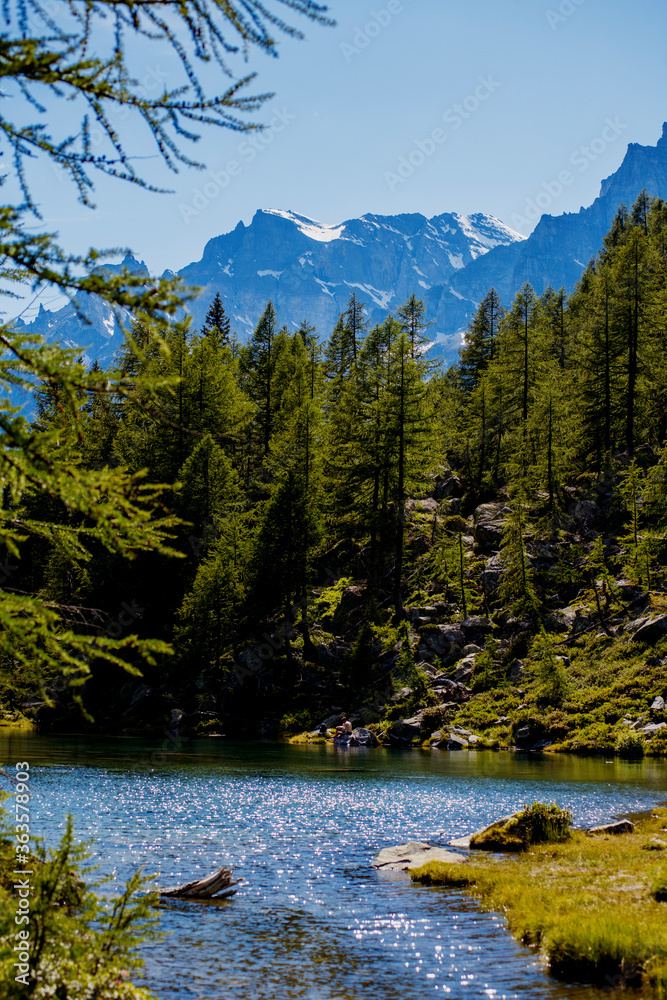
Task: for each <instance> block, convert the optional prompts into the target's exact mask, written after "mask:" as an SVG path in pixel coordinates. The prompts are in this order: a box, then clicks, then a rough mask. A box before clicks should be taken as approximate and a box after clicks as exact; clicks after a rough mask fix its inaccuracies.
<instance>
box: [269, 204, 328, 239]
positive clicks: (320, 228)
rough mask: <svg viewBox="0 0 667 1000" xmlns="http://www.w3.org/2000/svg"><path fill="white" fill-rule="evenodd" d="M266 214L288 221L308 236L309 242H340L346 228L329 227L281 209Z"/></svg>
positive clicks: (272, 209)
mask: <svg viewBox="0 0 667 1000" xmlns="http://www.w3.org/2000/svg"><path fill="white" fill-rule="evenodd" d="M266 213H267V215H277V216H279V217H280V218H281V219H288V220H289V221H290V222H293V223H294V225H295V226H296V227H297V229H299V230H300V232H302V233H303V235H304V236H307V237H308V239H309V240H317V242H318V243H331V242H332V241H333V240H339V239H340V237H341V234H342V232H343V229H344V228H345V227H344V226H328V225H327V224H326V223H324V222H317V221H316V220H315V219H309V218H308V217H307V216H305V215H297V214H296V212H284V211H282V210H281V209H279V208H267V209H266Z"/></svg>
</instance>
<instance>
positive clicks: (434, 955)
mask: <svg viewBox="0 0 667 1000" xmlns="http://www.w3.org/2000/svg"><path fill="white" fill-rule="evenodd" d="M147 746H148V745H147V744H146V742H145V741H140V740H132V739H129V738H119V739H117V740H112V739H88V740H86V739H82V738H76V739H74V738H71V739H68V738H66V737H52V738H46V737H31V736H23V737H7V736H2V737H0V747H1V748H2V756H3V758H4V759H5V760H6V761H8V762H12V761H14V760H18V759H28V760H30V761H31V764H32V767H33V768H34V786H35V791H36V793H37V794H36V797H35V801H34V803H33V819H34V822H35V825H36V827H37V829H38V832H39V834H40V835H43V836H47V837H48V838H49V839H50V840H53V839H54V838H55V837H56V836H57V832H58V830H60V829H61V828H62V825H63V820H64V817H65V815H66V814H67V812H68V811H69V812H72V813H73V815H74V817H75V820H76V829H77V833H78V834H79V836H81V837H88V836H90V837H93V838H95V846H94V852H95V856H96V859H97V860H98V862H99V863H100V865H101V866H102V873H105V874H106V873H113V874H114V875H116V876H118V877H119V878H125V877H126V876H127V875H128V873H129V872H131V871H132V870H134V869H135V868H136V867H137V866H138V865H140V864H144V865H145V866H146V869H147V871H149V872H157V873H158V875H159V879H158V881H159V884H161V885H173V884H177V883H179V882H184V881H188V880H190V879H192V878H194V877H197V876H200V877H201V876H203V875H205V874H208V873H209V872H211V871H212V870H213V869H214V868H216V867H218V866H219V865H221V864H222V863H223V862H229V863H230V864H231V865H232V866H233V868H234V870H235V874H236V875H237V876H242V877H243V878H244V879H245V880H246V883H245V884H244V886H243V887H242V889H241V891H240V892H239V894H238V895H237V896H236V897H235V898H234V899H233V900H230V901H227V902H222V903H212V904H209V905H200V904H193V903H185V902H182V901H177V900H173V901H170V902H168V903H165V904H164V905H163V906H162V927H163V929H164V930H165V931H166V932H167V933H168V936H167V937H166V938H165V940H164V941H163V942H162V943H160V944H157V945H153V946H151V947H150V948H147V949H146V951H145V954H146V960H147V985H150V986H151V987H153V988H154V989H155V991H156V993H157V995H158V996H159V997H160V1000H177V998H196V1000H223V998H225V1000H242V998H243V1000H246V998H257V1000H292V998H294V1000H297V998H298V1000H349V998H352V997H357V996H360V995H363V996H364V997H366V998H369V1000H394V998H396V1000H398V998H401V1000H417V998H419V1000H422V998H424V997H429V996H431V997H438V996H447V997H452V998H456V1000H458V998H476V997H487V998H493V1000H502V998H507V1000H509V998H515V997H524V998H526V997H528V998H530V1000H566V998H567V1000H569V998H572V1000H592V998H593V997H596V996H598V994H597V992H596V991H594V990H591V989H589V988H585V987H576V986H566V985H562V984H559V983H557V982H556V981H554V980H552V979H550V978H549V977H548V976H547V975H546V974H545V972H544V969H543V967H542V965H541V963H540V961H539V956H538V955H537V954H536V953H535V952H534V951H531V950H530V949H527V948H523V947H521V946H520V945H518V944H517V943H516V942H515V941H514V940H513V939H512V938H511V937H510V936H509V935H508V934H507V932H506V930H505V927H504V921H503V919H502V917H500V916H498V915H496V914H488V913H481V912H480V910H479V908H478V906H477V905H476V904H475V902H474V901H472V900H471V899H469V898H468V897H467V896H465V895H464V894H461V893H454V892H451V891H445V890H443V889H437V888H424V887H421V886H415V885H412V884H411V883H410V882H409V881H408V880H407V879H406V878H405V877H404V876H401V875H398V876H396V875H394V876H389V875H386V874H385V875H383V874H380V873H377V872H375V871H373V869H371V868H370V866H369V863H370V861H371V860H372V858H373V856H374V854H375V853H376V852H377V851H378V850H379V849H380V848H382V847H385V846H388V845H391V844H397V843H401V842H403V841H406V840H411V839H417V840H429V841H431V842H433V843H443V842H445V841H446V840H448V839H449V838H451V837H454V836H460V835H462V834H464V833H467V832H470V831H471V830H472V829H475V828H476V827H478V826H480V825H482V824H484V823H486V822H488V821H490V820H492V819H493V818H495V817H497V816H498V815H500V814H506V813H508V812H511V811H513V810H514V809H516V808H517V807H520V806H521V805H523V804H524V803H526V802H532V801H533V800H534V799H541V800H547V801H552V800H555V801H558V802H559V803H560V804H562V805H567V806H569V807H570V808H571V809H572V810H573V812H574V814H575V819H576V821H577V823H578V824H591V823H593V822H596V821H603V820H606V819H608V818H610V817H612V816H613V815H616V814H618V813H622V812H624V811H628V810H631V809H641V808H643V807H648V806H650V805H652V804H654V803H655V802H657V801H661V800H663V799H665V798H667V769H666V768H665V766H664V765H661V764H657V763H651V762H649V761H644V762H640V763H624V762H621V761H614V762H613V764H605V763H604V761H601V760H582V759H579V760H575V759H568V758H556V757H548V756H547V757H544V758H542V757H525V756H520V755H513V754H502V755H499V754H495V755H493V754H472V753H470V754H468V753H458V754H455V753H441V754H438V753H437V752H432V753H421V752H414V753H411V754H394V753H386V752H384V751H374V752H367V751H364V750H361V751H352V752H350V751H348V752H346V753H344V754H341V753H335V752H332V751H331V750H330V749H329V748H296V747H286V746H278V747H276V746H271V745H266V746H262V745H257V744H254V745H246V746H239V745H233V746H229V745H226V744H223V743H221V742H218V741H216V743H215V746H214V747H212V745H211V741H207V740H189V741H187V743H186V744H185V746H186V747H187V753H179V754H167V755H166V759H165V761H164V763H162V764H160V766H159V767H156V768H154V769H152V768H150V767H149V766H146V765H145V764H142V763H141V761H142V760H145V759H146V757H145V755H146V750H147ZM148 749H150V747H148ZM600 995H601V994H600Z"/></svg>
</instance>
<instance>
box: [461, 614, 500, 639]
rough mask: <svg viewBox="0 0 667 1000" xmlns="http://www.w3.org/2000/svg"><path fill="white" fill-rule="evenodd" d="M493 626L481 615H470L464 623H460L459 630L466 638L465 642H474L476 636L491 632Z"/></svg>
mask: <svg viewBox="0 0 667 1000" xmlns="http://www.w3.org/2000/svg"><path fill="white" fill-rule="evenodd" d="M492 629H493V626H492V624H491V622H490V621H489V619H488V618H483V617H482V616H481V615H471V616H470V617H469V618H466V620H465V621H464V622H461V630H462V632H463V634H464V636H465V637H466V642H470V641H471V640H476V639H477V636H480V637H481V636H483V635H485V634H486V633H487V632H491V631H492Z"/></svg>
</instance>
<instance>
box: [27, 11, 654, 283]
mask: <svg viewBox="0 0 667 1000" xmlns="http://www.w3.org/2000/svg"><path fill="white" fill-rule="evenodd" d="M330 12H331V15H332V16H333V17H334V18H336V20H337V22H338V25H337V27H336V28H322V27H318V26H316V25H313V24H310V23H308V22H304V24H303V26H304V28H305V30H306V32H307V40H306V41H305V42H296V41H292V40H289V39H284V40H282V41H281V43H280V58H279V59H278V60H273V59H270V58H268V57H266V56H264V55H263V54H261V53H255V54H254V55H253V56H252V57H251V62H250V67H251V68H252V69H256V70H257V71H258V73H259V80H258V84H257V89H258V90H261V91H265V90H275V91H276V97H275V99H274V100H272V101H271V102H270V103H269V104H268V105H266V106H265V108H264V111H263V112H262V113H261V114H260V116H259V118H260V119H261V120H263V121H264V122H271V121H272V120H273V121H275V123H276V125H277V126H278V127H279V128H280V130H279V131H278V130H276V131H275V132H272V133H271V135H270V138H271V141H270V143H268V144H266V145H265V146H264V147H263V148H261V149H260V150H259V151H255V153H254V156H253V152H252V151H251V149H250V147H249V146H247V145H243V143H244V139H243V137H242V136H240V135H238V134H234V133H230V132H226V131H222V130H210V131H209V132H208V134H207V135H206V137H205V138H204V139H203V140H202V142H201V143H200V144H199V145H198V147H197V150H196V155H197V156H198V157H199V158H202V159H204V160H206V161H207V163H208V166H209V168H210V170H211V171H212V172H213V173H216V174H218V181H213V180H212V178H211V177H210V176H209V174H208V173H207V172H204V173H199V172H197V171H194V170H188V169H185V168H184V169H183V170H182V171H181V173H179V174H178V175H176V176H173V175H168V174H167V173H166V172H165V171H164V170H163V169H162V168H161V167H160V163H159V161H157V160H150V159H149V160H146V161H145V169H144V172H145V173H146V174H147V176H148V177H149V178H150V179H152V180H154V181H155V182H157V183H163V184H165V185H168V186H171V187H174V188H175V189H176V191H175V193H174V194H169V195H157V194H148V193H146V192H142V191H140V190H137V189H134V190H133V189H130V188H129V187H128V186H127V185H123V184H122V183H120V182H111V181H103V182H102V183H99V184H98V188H97V200H98V204H99V208H98V210H96V211H90V210H87V209H85V208H83V207H81V206H79V205H78V204H77V202H76V199H75V197H74V195H73V194H72V193H71V191H70V190H69V188H68V187H67V185H66V184H64V183H62V182H59V181H58V180H57V178H56V177H55V174H54V173H53V172H50V171H49V170H48V168H44V169H43V170H42V171H41V172H40V174H39V176H40V178H41V182H40V183H41V191H42V192H43V193H44V196H43V197H42V205H43V209H44V216H45V227H47V228H49V229H53V230H59V231H60V233H61V238H62V240H63V242H64V243H65V244H66V245H67V247H68V248H69V249H83V248H86V247H88V246H89V245H94V246H97V247H105V246H129V247H131V248H132V250H133V251H134V252H135V253H136V254H137V255H138V256H140V257H143V258H144V259H145V260H146V263H147V264H148V266H149V267H150V269H151V270H152V271H154V272H158V271H161V270H162V269H163V268H165V267H171V268H173V269H178V268H180V267H182V266H183V265H185V264H187V263H189V262H190V261H192V260H196V259H198V258H199V257H200V256H201V253H202V250H203V247H204V244H205V243H206V241H207V240H208V239H209V238H210V237H212V236H216V235H218V234H220V233H223V232H226V231H228V230H230V229H232V228H233V227H234V226H235V225H236V223H237V222H238V221H239V219H242V220H243V221H244V222H245V223H248V222H249V221H250V219H251V218H252V215H253V214H254V212H255V211H256V209H258V208H284V209H293V210H294V211H297V212H300V213H302V214H304V215H308V216H311V217H313V218H315V219H318V220H321V221H323V222H327V223H336V222H340V221H342V220H344V219H347V218H351V217H355V216H358V215H362V214H365V213H368V212H375V213H381V214H396V213H400V212H421V213H424V214H425V215H429V216H430V215H435V214H438V213H441V212H447V211H455V212H462V213H469V212H488V213H490V214H493V215H496V216H498V217H499V218H500V219H502V220H503V221H504V222H506V223H508V224H509V225H512V223H513V221H514V222H515V228H521V227H519V226H518V225H516V221H517V217H524V218H525V217H526V215H525V209H526V204H527V202H529V201H531V200H534V199H535V198H536V196H537V195H538V194H539V193H540V192H542V191H543V185H544V184H545V183H546V184H549V183H550V182H552V181H554V179H556V178H557V177H558V175H559V174H560V173H561V172H562V171H565V170H567V171H569V172H570V173H571V175H572V181H571V183H569V184H568V186H567V187H566V188H565V189H564V191H563V193H562V194H561V195H560V196H558V197H555V196H549V197H550V198H551V201H550V204H549V208H548V210H549V211H551V212H552V213H554V214H560V213H562V212H565V211H576V210H578V209H579V207H580V206H581V205H582V204H589V203H590V202H591V201H592V200H593V199H594V198H595V197H596V195H597V194H598V192H599V185H600V180H601V179H602V178H603V177H606V176H607V175H608V174H610V173H611V172H612V171H614V170H615V169H616V168H617V167H618V165H619V164H620V162H621V160H622V157H623V154H624V152H625V148H626V146H627V144H628V143H629V142H639V143H642V144H651V145H653V144H655V142H656V141H657V140H658V138H659V136H660V133H661V127H662V123H663V121H664V120H667V60H665V29H666V28H667V7H666V6H665V3H664V0H634V2H633V3H630V2H629V0H457V2H452V0H376V2H375V3H372V2H361V3H360V2H359V0H332V3H331V4H330ZM297 20H298V19H297ZM145 66H146V70H145V74H144V75H146V74H148V79H149V80H150V78H151V74H153V77H155V78H158V79H162V78H164V76H165V74H166V75H167V76H169V74H170V72H171V70H172V67H173V64H172V63H170V61H169V59H168V57H165V58H160V57H159V53H157V54H156V53H152V54H150V58H148V59H147V60H145ZM138 69H139V71H140V74H139V75H140V76H141V73H142V72H143V71H142V67H141V65H140V66H139V67H138ZM167 83H169V80H167ZM476 94H477V96H475V95H476ZM456 105H463V110H464V113H465V116H466V117H463V116H461V115H460V113H459V111H458V110H457V109H456ZM276 114H278V116H279V117H278V118H274V116H275V115H276ZM281 118H282V119H283V120H281ZM608 120H611V121H612V122H615V123H616V129H615V134H614V130H612V129H610V128H609V127H608V126H607V124H606V123H607V121H608ZM434 130H440V131H439V132H437V136H438V142H433V140H432V139H430V137H431V136H432V133H433V131H434ZM605 130H606V131H605ZM603 134H604V136H605V138H604V139H601V138H600V137H601V136H603ZM443 136H444V138H443ZM130 137H131V138H133V139H134V136H133V133H130ZM429 139H430V142H429ZM260 141H261V140H260ZM420 143H421V150H422V151H421V152H420V151H419V144H420ZM591 144H593V146H592V148H591ZM145 146H146V144H145V142H144V141H143V140H142V139H141V137H140V136H139V135H138V134H137V136H136V147H135V148H137V150H138V151H142V150H143V151H145ZM581 147H585V148H587V149H589V153H588V154H583V155H582V153H581V151H580V148H581ZM578 151H579V152H578ZM573 156H574V157H575V162H574V163H573V162H572V157H573ZM401 157H404V158H405V160H403V161H401ZM410 158H411V159H412V162H413V164H414V163H416V164H417V167H416V168H415V169H414V172H413V173H411V175H410V176H406V177H405V178H402V179H401V181H400V182H397V181H396V179H395V176H394V178H392V177H391V176H390V177H387V175H388V174H389V175H392V174H393V175H397V174H398V166H399V164H400V163H401V162H403V173H404V174H406V175H407V174H409V168H407V167H406V166H405V161H409V160H410ZM422 159H423V163H421V162H420V161H421V160H422ZM230 161H233V162H234V163H236V164H237V167H235V168H234V170H235V171H236V173H235V176H233V177H230V179H229V183H228V184H227V185H226V187H225V189H224V190H219V191H216V187H217V188H219V187H220V182H221V181H222V184H223V185H224V183H225V176H224V171H225V168H226V165H227V164H228V163H229V162H230ZM584 165H586V166H587V169H584ZM221 171H222V172H223V173H221ZM206 185H208V188H207V187H206ZM551 190H552V192H553V191H554V190H557V188H554V187H552V188H551ZM197 191H199V192H201V194H200V196H199V197H197ZM544 201H545V198H543V199H542V203H544ZM522 228H523V231H524V232H527V231H528V228H527V227H526V225H525V224H524V225H523V227H522Z"/></svg>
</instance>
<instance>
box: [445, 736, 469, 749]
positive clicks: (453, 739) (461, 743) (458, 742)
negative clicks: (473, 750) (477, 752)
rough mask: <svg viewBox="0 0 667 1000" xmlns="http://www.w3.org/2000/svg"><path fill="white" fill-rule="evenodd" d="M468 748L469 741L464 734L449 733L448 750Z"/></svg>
mask: <svg viewBox="0 0 667 1000" xmlns="http://www.w3.org/2000/svg"><path fill="white" fill-rule="evenodd" d="M467 748H468V741H467V740H466V739H464V738H463V736H459V735H458V733H450V734H449V739H448V740H447V749H448V750H467Z"/></svg>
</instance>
